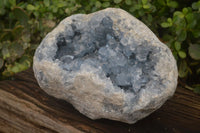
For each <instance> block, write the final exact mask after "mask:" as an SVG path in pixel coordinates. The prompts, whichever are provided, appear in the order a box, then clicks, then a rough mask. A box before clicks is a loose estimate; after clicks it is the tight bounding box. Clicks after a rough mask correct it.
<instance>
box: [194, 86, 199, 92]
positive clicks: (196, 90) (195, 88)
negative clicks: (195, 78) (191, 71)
mask: <svg viewBox="0 0 200 133" xmlns="http://www.w3.org/2000/svg"><path fill="white" fill-rule="evenodd" d="M194 93H197V94H200V85H198V86H196V87H194Z"/></svg>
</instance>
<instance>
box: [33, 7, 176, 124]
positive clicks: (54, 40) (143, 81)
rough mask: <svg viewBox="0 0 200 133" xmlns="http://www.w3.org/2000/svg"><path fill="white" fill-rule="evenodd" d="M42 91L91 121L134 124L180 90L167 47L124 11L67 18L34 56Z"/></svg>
mask: <svg viewBox="0 0 200 133" xmlns="http://www.w3.org/2000/svg"><path fill="white" fill-rule="evenodd" d="M33 68H34V73H35V77H36V79H37V81H38V83H39V85H40V87H41V88H42V89H43V90H44V91H45V92H47V93H48V94H49V95H52V96H54V97H56V98H59V99H64V100H66V101H67V102H69V103H71V104H72V105H73V106H74V107H75V108H76V109H77V110H79V111H80V112H81V113H82V114H84V115H86V116H88V117H89V118H91V119H99V118H107V119H112V120H118V121H122V122H126V123H135V122H136V121H138V120H139V119H142V118H144V117H146V116H147V115H149V114H150V113H152V112H153V111H155V110H156V109H158V108H159V107H160V106H161V105H162V104H163V103H164V102H165V101H166V100H167V99H168V98H170V97H171V96H172V95H173V93H174V91H175V89H176V85H177V77H178V74H177V66H176V61H175V59H174V57H173V55H172V53H171V51H170V50H169V48H168V47H167V46H165V45H164V44H163V43H161V42H160V41H159V40H158V38H157V37H156V36H155V35H154V34H153V33H152V32H151V31H150V30H149V29H148V28H147V27H146V26H145V25H144V24H143V23H142V22H140V21H139V20H137V19H136V18H135V17H133V16H131V15H130V14H129V13H127V12H126V11H124V10H121V9H115V8H108V9H105V10H102V11H98V12H95V13H92V14H88V15H85V14H77V15H72V16H70V17H67V18H66V19H64V20H63V21H61V23H60V24H59V25H58V26H57V27H56V28H55V29H54V30H53V31H52V32H50V33H49V34H48V35H47V36H46V37H45V38H44V39H43V41H42V42H41V44H40V46H39V47H38V48H37V50H36V52H35V56H34V64H33Z"/></svg>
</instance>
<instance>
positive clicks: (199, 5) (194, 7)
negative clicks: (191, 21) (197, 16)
mask: <svg viewBox="0 0 200 133" xmlns="http://www.w3.org/2000/svg"><path fill="white" fill-rule="evenodd" d="M192 8H193V9H196V10H198V9H199V8H200V1H198V2H194V3H192Z"/></svg>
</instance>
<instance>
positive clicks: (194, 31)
mask: <svg viewBox="0 0 200 133" xmlns="http://www.w3.org/2000/svg"><path fill="white" fill-rule="evenodd" d="M192 34H193V36H194V37H195V38H198V37H200V30H198V29H197V30H193V31H192Z"/></svg>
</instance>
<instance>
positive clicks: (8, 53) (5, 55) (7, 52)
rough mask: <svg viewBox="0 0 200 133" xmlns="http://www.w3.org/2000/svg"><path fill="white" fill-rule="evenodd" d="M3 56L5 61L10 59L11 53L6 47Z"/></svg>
mask: <svg viewBox="0 0 200 133" xmlns="http://www.w3.org/2000/svg"><path fill="white" fill-rule="evenodd" d="M2 55H3V59H4V60H5V59H6V58H9V57H10V52H9V50H8V48H6V47H4V48H3V49H2Z"/></svg>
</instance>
